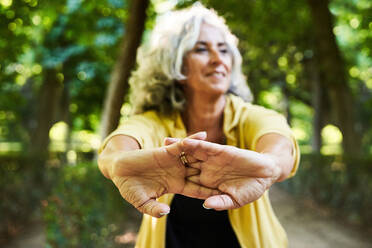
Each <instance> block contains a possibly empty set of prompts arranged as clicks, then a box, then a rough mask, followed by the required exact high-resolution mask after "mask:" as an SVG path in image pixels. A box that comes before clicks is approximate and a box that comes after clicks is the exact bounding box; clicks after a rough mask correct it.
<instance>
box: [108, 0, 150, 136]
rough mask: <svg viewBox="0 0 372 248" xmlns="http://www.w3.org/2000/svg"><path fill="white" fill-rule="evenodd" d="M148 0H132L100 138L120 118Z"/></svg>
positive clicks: (111, 128)
mask: <svg viewBox="0 0 372 248" xmlns="http://www.w3.org/2000/svg"><path fill="white" fill-rule="evenodd" d="M148 5H149V1H148V0H132V2H131V9H130V13H131V14H130V18H129V20H128V24H127V30H128V32H127V33H126V35H125V37H124V39H123V42H122V44H121V50H120V54H119V56H118V60H117V62H116V64H115V67H114V69H113V71H112V74H111V81H110V84H109V86H108V89H107V93H106V97H105V102H104V109H103V113H102V119H101V138H102V139H103V138H105V137H106V136H107V135H108V134H109V133H111V132H112V131H114V129H115V128H116V127H117V126H118V124H119V120H120V109H121V106H122V105H123V103H124V96H125V95H126V94H127V93H128V88H129V85H128V79H129V77H130V73H131V71H132V69H133V67H134V65H135V62H136V54H137V48H138V47H139V45H140V43H141V37H142V33H143V31H144V29H145V21H146V10H147V7H148Z"/></svg>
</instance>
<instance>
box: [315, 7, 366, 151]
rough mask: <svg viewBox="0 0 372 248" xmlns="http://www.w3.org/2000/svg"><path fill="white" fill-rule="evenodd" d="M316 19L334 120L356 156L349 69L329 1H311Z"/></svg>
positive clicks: (319, 59)
mask: <svg viewBox="0 0 372 248" xmlns="http://www.w3.org/2000/svg"><path fill="white" fill-rule="evenodd" d="M308 3H309V6H310V10H311V15H312V20H313V22H314V25H313V29H314V35H315V37H314V41H315V44H314V45H315V57H316V59H317V62H318V64H319V70H320V74H319V76H320V82H321V84H323V86H324V88H325V89H327V93H328V95H329V100H330V103H331V109H332V113H333V115H332V116H331V118H333V122H334V124H335V125H337V126H338V127H339V128H340V130H341V132H342V134H343V149H344V153H345V154H347V155H349V156H355V155H356V154H357V153H359V151H360V143H359V142H358V137H359V136H358V135H357V133H356V131H355V128H354V123H355V121H354V115H353V106H354V102H353V97H352V92H351V89H350V88H349V86H348V83H347V77H346V69H345V64H344V61H343V59H342V57H341V53H340V50H339V48H338V46H337V43H336V39H335V36H334V34H333V31H332V30H333V22H332V15H331V13H330V11H329V8H328V3H329V1H328V0H308Z"/></svg>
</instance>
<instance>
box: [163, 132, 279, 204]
mask: <svg viewBox="0 0 372 248" xmlns="http://www.w3.org/2000/svg"><path fill="white" fill-rule="evenodd" d="M196 135H198V136H199V137H197V139H195V138H193V139H191V138H192V137H189V138H186V139H184V140H179V139H167V140H166V142H165V143H166V145H170V144H172V143H175V142H178V143H179V145H180V147H182V150H183V151H184V152H185V154H186V159H187V161H188V168H187V169H189V170H193V169H198V170H199V171H200V173H198V174H196V175H194V174H195V173H193V175H191V176H188V177H187V181H190V182H193V183H195V184H198V185H201V186H204V187H208V188H212V189H216V190H218V191H219V192H220V194H218V195H214V196H210V197H208V198H207V199H206V200H205V202H204V206H205V207H206V208H213V209H216V210H225V209H233V208H239V207H242V206H244V205H246V204H248V203H250V202H253V201H255V200H257V199H258V198H260V197H261V196H262V195H263V193H264V192H265V191H266V190H267V189H268V188H269V187H270V186H271V185H272V184H273V183H274V182H276V181H277V179H278V178H279V176H280V174H281V170H280V167H279V166H277V164H276V163H275V158H273V157H271V156H270V155H268V154H261V153H257V152H254V151H250V150H245V149H239V148H236V147H233V146H227V145H220V144H216V143H211V142H207V141H204V140H203V139H205V137H203V133H198V134H196ZM204 135H205V133H204Z"/></svg>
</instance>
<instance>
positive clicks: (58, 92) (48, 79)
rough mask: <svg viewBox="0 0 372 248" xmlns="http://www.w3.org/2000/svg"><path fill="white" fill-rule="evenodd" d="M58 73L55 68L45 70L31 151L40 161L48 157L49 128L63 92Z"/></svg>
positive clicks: (53, 120)
mask: <svg viewBox="0 0 372 248" xmlns="http://www.w3.org/2000/svg"><path fill="white" fill-rule="evenodd" d="M56 74H57V72H56V71H55V70H53V69H47V70H46V71H45V75H44V82H43V84H42V86H41V89H40V93H39V98H38V102H37V104H38V106H37V118H36V125H37V126H36V128H35V130H34V132H33V134H32V136H31V142H30V147H29V153H30V155H31V156H32V157H38V158H39V160H40V161H43V160H44V158H46V157H47V154H48V145H49V130H50V128H51V127H52V126H53V124H54V122H55V119H56V113H57V112H58V108H59V106H60V100H61V97H62V92H63V84H62V83H60V82H59V81H58V79H57V77H56Z"/></svg>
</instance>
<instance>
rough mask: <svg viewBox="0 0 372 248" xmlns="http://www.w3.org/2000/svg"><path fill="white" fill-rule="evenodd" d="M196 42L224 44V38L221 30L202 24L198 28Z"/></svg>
mask: <svg viewBox="0 0 372 248" xmlns="http://www.w3.org/2000/svg"><path fill="white" fill-rule="evenodd" d="M198 41H204V42H208V43H221V42H223V43H224V42H225V37H224V35H223V33H222V31H221V29H219V28H218V27H216V26H213V25H211V24H208V23H205V22H203V23H202V24H201V26H200V32H199V37H198Z"/></svg>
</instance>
